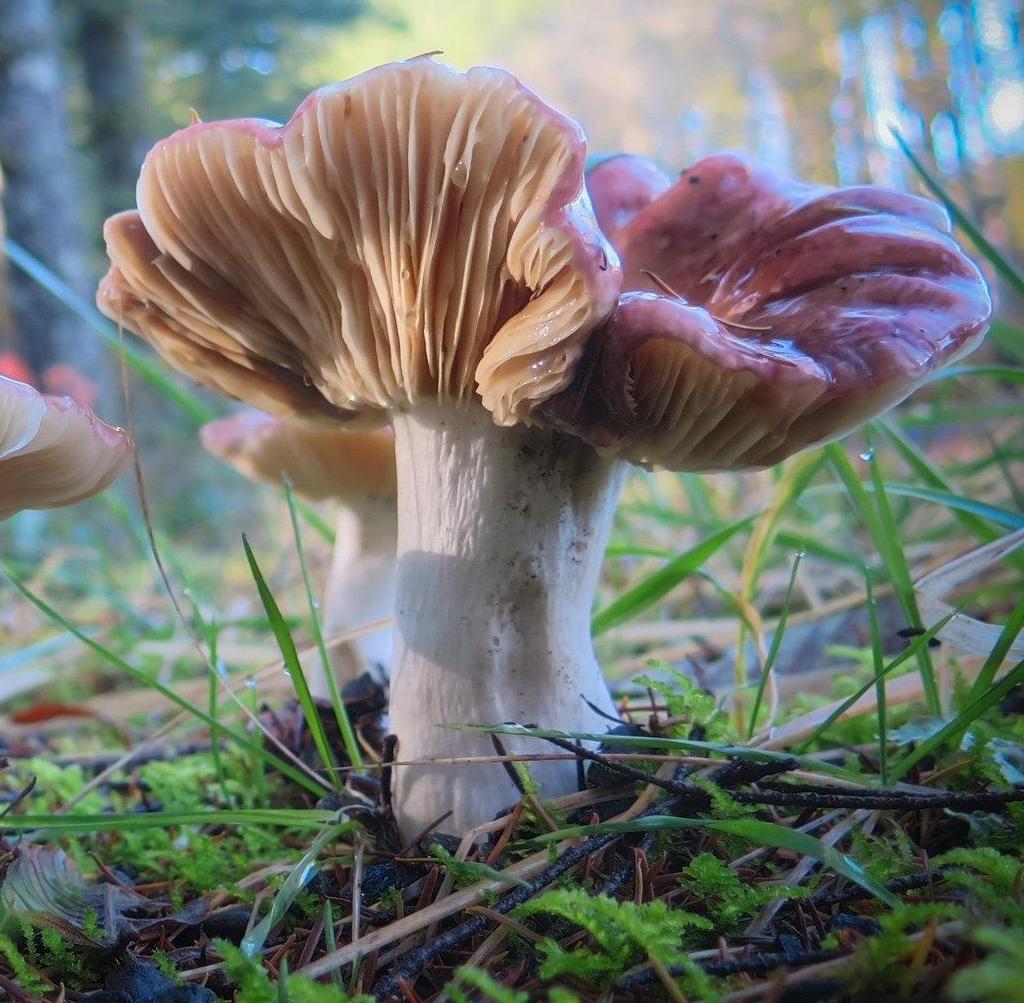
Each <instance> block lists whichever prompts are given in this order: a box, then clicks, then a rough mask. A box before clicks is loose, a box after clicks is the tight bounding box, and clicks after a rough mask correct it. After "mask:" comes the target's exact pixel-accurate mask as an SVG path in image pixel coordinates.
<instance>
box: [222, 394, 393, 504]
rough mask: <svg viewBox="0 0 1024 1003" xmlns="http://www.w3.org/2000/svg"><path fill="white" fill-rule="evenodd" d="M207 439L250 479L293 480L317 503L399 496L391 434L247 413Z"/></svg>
mask: <svg viewBox="0 0 1024 1003" xmlns="http://www.w3.org/2000/svg"><path fill="white" fill-rule="evenodd" d="M202 440H203V445H204V446H205V447H206V449H207V451H208V452H210V453H212V454H213V455H214V456H216V457H217V458H218V459H221V460H223V461H224V462H225V463H228V464H230V465H231V466H232V467H234V468H235V470H237V471H238V472H239V473H240V474H242V476H244V477H247V478H249V480H252V481H260V482H262V483H264V484H275V485H278V486H280V485H281V483H282V481H283V479H284V478H285V477H287V478H288V479H289V480H290V481H291V482H292V485H293V487H294V488H295V491H296V492H297V493H298V494H300V495H302V496H303V497H305V498H308V499H310V500H311V501H322V500H328V499H330V500H334V501H340V502H342V503H348V504H351V503H355V502H359V501H363V500H366V499H371V498H377V499H382V500H383V499H393V498H394V496H395V491H396V486H395V440H394V437H393V436H392V434H391V432H390V431H386V430H385V431H375V432H350V431H347V430H344V429H337V428H331V427H330V426H326V425H319V424H316V425H314V424H312V423H310V422H304V421H298V420H296V419H288V418H274V417H272V416H271V415H267V414H262V413H260V412H259V411H252V410H248V409H247V410H245V411H240V412H239V413H238V414H234V415H231V416H230V417H228V418H221V419H218V420H217V421H211V422H209V423H208V424H207V425H204V426H203V429H202Z"/></svg>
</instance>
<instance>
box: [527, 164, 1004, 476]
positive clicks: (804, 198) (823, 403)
mask: <svg viewBox="0 0 1024 1003" xmlns="http://www.w3.org/2000/svg"><path fill="white" fill-rule="evenodd" d="M651 171H652V167H651V165H650V164H649V163H647V162H644V161H641V160H640V159H639V158H617V159H613V160H610V161H605V162H604V163H603V164H601V165H600V166H598V167H597V168H595V169H594V171H593V173H592V175H591V176H590V178H588V183H589V184H590V185H591V188H592V191H593V196H594V200H595V205H596V208H597V213H598V216H599V217H602V218H604V217H607V215H608V214H609V213H611V214H613V215H614V214H616V213H617V214H618V218H619V219H620V225H619V226H618V228H617V229H616V230H615V244H616V247H617V250H618V251H619V253H620V256H621V259H622V267H623V273H624V277H625V285H626V288H627V290H630V291H629V292H627V293H626V294H624V295H623V296H622V298H621V299H620V302H619V307H618V310H617V311H616V313H615V315H614V317H613V318H612V319H611V321H610V322H609V323H608V324H607V325H605V327H604V328H603V329H602V330H601V331H599V332H598V333H597V334H595V336H594V338H593V339H592V340H591V343H590V345H589V346H588V359H587V363H586V365H585V366H584V367H581V370H580V374H579V375H578V377H577V382H576V384H575V385H574V387H573V388H572V389H571V390H569V391H567V392H566V393H564V394H562V395H561V396H560V397H559V398H558V399H557V400H555V401H552V402H550V403H549V404H548V405H547V406H546V408H545V411H546V413H547V414H549V416H551V418H552V419H553V420H555V421H557V422H558V423H559V424H560V425H561V426H562V427H564V428H566V429H567V430H569V431H571V432H573V433H574V434H577V435H580V436H582V437H583V438H585V439H587V440H588V441H590V442H592V443H594V444H595V445H597V446H598V447H600V448H602V449H604V450H607V451H608V452H609V453H612V454H614V455H618V456H622V457H624V458H626V459H630V460H633V461H635V462H641V463H652V464H658V465H663V466H666V467H670V468H673V469H677V470H697V471H714V470H735V469H743V468H749V467H760V466H767V465H770V464H772V463H776V462H778V461H779V460H781V459H784V458H785V457H786V456H788V455H790V454H791V453H794V452H796V451H798V450H800V449H803V448H805V447H807V446H810V445H814V444H817V443H822V442H827V441H829V440H832V439H836V438H839V437H840V436H842V435H844V434H845V433H846V432H848V431H850V430H851V429H853V428H854V427H856V426H857V425H859V424H860V423H862V422H863V421H865V420H867V419H869V418H871V417H872V416H874V415H876V414H879V413H880V412H882V411H884V410H886V409H887V408H889V407H892V406H893V405H894V404H896V403H898V402H899V401H900V400H902V399H903V398H905V397H906V396H908V395H909V394H910V393H912V392H913V391H914V390H915V389H916V388H917V387H919V386H920V385H921V384H922V383H924V382H925V381H926V380H927V379H928V377H929V376H930V375H931V373H932V372H933V371H934V370H935V369H937V368H939V367H940V366H942V365H944V364H946V363H948V362H950V361H952V360H954V359H956V358H959V357H960V356H962V355H964V354H965V353H967V352H969V351H970V350H971V349H972V348H974V347H975V346H976V345H977V343H978V342H979V341H980V339H981V337H982V336H983V334H984V333H985V330H986V326H987V322H988V318H989V313H990V303H989V298H988V292H987V289H986V287H985V283H984V281H983V279H982V277H981V275H980V274H979V272H978V270H977V269H976V268H975V266H974V265H973V264H972V263H971V262H970V261H969V260H968V259H967V258H966V257H965V256H964V254H963V253H962V252H961V251H960V249H959V248H958V247H957V245H956V244H955V243H954V241H953V240H952V238H951V237H950V236H949V232H948V231H949V224H948V220H947V218H946V215H945V213H944V212H943V210H942V209H941V208H939V207H938V206H937V205H935V204H933V203H931V202H929V201H927V200H925V199H921V198H917V197H916V196H913V195H905V194H901V193H897V192H890V191H884V190H881V189H877V188H870V187H856V188H844V189H837V190H833V189H826V188H820V187H814V186H810V185H805V184H801V183H799V182H795V181H792V180H789V179H786V178H781V177H779V176H777V175H775V174H773V173H772V172H770V171H768V170H766V169H764V168H761V167H757V166H754V165H752V164H750V163H748V162H747V161H745V160H744V159H742V158H740V157H736V156H732V155H719V156H715V157H710V158H708V159H706V160H703V161H701V162H700V163H699V164H697V165H696V166H694V167H692V168H690V169H689V170H687V171H684V172H683V174H682V176H681V177H680V178H679V179H678V180H677V181H676V182H675V183H674V184H672V185H671V186H670V187H667V188H666V189H665V190H664V192H663V193H662V194H660V195H659V196H656V197H652V198H650V199H649V200H647V201H646V203H643V198H644V197H645V196H643V197H641V198H640V199H639V201H640V202H641V203H643V204H641V205H640V206H639V208H637V209H636V210H635V211H631V212H630V213H628V214H627V215H625V216H624V215H623V209H622V206H623V204H624V199H623V198H622V193H623V192H627V193H628V192H630V191H632V192H633V193H634V194H635V193H637V192H640V193H643V192H647V193H650V192H652V191H656V190H657V184H655V183H652V181H651V178H652V173H651ZM610 172H615V174H614V176H613V177H607V175H609V174H610ZM630 173H632V174H633V175H635V177H634V180H633V181H632V182H631V181H630V180H629V175H630ZM636 203H637V199H636V198H634V201H633V203H632V204H633V205H636Z"/></svg>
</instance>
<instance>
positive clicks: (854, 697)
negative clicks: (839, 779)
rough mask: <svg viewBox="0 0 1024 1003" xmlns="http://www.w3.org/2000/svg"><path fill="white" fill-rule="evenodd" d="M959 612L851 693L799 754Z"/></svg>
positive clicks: (802, 744)
mask: <svg viewBox="0 0 1024 1003" xmlns="http://www.w3.org/2000/svg"><path fill="white" fill-rule="evenodd" d="M956 614H957V611H956V610H955V609H954V610H950V611H949V613H948V614H947V615H946V616H944V617H943V618H942V619H941V620H939V621H938V622H937V623H935V624H933V625H932V626H931V627H929V628H928V629H927V630H926V631H924V633H923V634H918V635H917V636H915V637H914V639H913V640H912V641H911V642H910V644H908V645H907V647H906V648H905V649H904V650H903V651H901V652H900V653H899V654H898V655H897V656H896V657H895V658H894V659H893V660H892V661H891V662H890V663H889V664H888V665H886V666H885V667H884V668H883V669H882V670H881V671H880V672H879V673H878V674H877V675H875V677H874V678H872V679H869V680H868V681H867V682H866V683H865V684H864V685H863V686H861V687H860V688H859V689H857V690H856V691H854V692H853V693H851V694H850V695H849V696H848V697H847V698H846V699H845V700H844V701H843V702H842V703H841V704H840V705H839V706H838V707H836V709H835V710H834V711H832V713H831V714H829V716H828V717H827V718H825V720H824V721H822V722H821V724H820V725H818V727H817V728H815V730H814V731H813V733H812V734H811V735H809V736H808V737H807V738H806V739H804V741H803V742H801V743H800V745H798V746H797V748H796V751H797V753H802V752H804V751H805V750H806V749H808V748H810V746H811V745H813V744H814V743H815V742H816V741H817V740H818V739H819V738H821V736H822V735H823V734H825V732H826V731H827V730H828V729H829V728H830V727H832V725H833V724H834V723H835V722H836V721H837V720H838V719H839V718H841V717H842V716H843V715H844V714H845V713H846V712H847V711H848V710H849V709H850V708H851V707H852V706H853V705H854V704H855V703H856V702H857V701H858V700H859V699H860V698H861V697H862V696H864V694H865V693H867V691H868V690H869V689H871V687H872V686H876V685H878V683H879V682H880V681H881V680H882V679H884V678H885V677H886V676H888V675H889V674H890V673H891V672H893V671H895V670H896V669H898V668H899V667H900V666H901V665H903V663H904V662H907V661H909V660H910V659H911V658H916V657H917V655H918V653H919V651H920V649H921V648H924V647H927V645H928V642H929V641H930V640H931V639H932V638H933V637H935V636H936V635H937V634H938V633H939V631H940V630H942V628H943V627H945V626H946V624H947V623H949V621H950V620H952V619H953V617H954V616H956Z"/></svg>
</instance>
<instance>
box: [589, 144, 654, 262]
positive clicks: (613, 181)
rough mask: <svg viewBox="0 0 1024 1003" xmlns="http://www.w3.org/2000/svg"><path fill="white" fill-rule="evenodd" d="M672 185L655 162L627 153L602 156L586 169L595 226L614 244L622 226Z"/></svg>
mask: <svg viewBox="0 0 1024 1003" xmlns="http://www.w3.org/2000/svg"><path fill="white" fill-rule="evenodd" d="M671 187H672V179H671V178H670V177H669V176H668V175H667V174H666V173H665V172H664V171H663V170H661V168H660V167H658V165H657V164H655V163H654V162H653V161H651V160H648V159H647V158H646V157H637V156H634V155H633V154H629V153H623V154H618V155H615V156H611V157H602V158H600V159H598V160H596V162H595V163H594V164H593V166H590V167H589V168H588V171H587V191H589V192H590V200H591V202H592V203H593V206H594V215H595V216H596V217H597V225H598V226H600V227H601V232H602V233H603V234H604V235H605V236H606V237H607V238H608V239H609V240H610V241H611V242H612V244H614V245H617V243H618V237H619V233H620V231H621V230H622V228H623V227H624V226H626V224H628V223H629V221H630V220H631V219H632V218H633V217H634V216H635V215H636V214H637V213H638V212H640V210H641V209H645V208H646V207H647V206H648V205H650V204H651V202H653V201H654V200H655V199H656V198H658V197H659V196H660V195H664V193H665V192H666V191H668V189H669V188H671Z"/></svg>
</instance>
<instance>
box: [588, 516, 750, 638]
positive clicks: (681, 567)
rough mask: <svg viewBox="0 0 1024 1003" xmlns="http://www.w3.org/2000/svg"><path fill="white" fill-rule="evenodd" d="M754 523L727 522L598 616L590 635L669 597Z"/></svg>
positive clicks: (745, 520)
mask: <svg viewBox="0 0 1024 1003" xmlns="http://www.w3.org/2000/svg"><path fill="white" fill-rule="evenodd" d="M753 521H754V516H748V517H747V518H745V519H740V520H738V521H737V522H733V523H730V524H729V525H728V526H723V527H722V528H721V529H720V530H718V531H717V532H716V533H712V534H711V536H709V537H707V539H705V540H702V541H701V542H700V543H698V544H697V546H696V547H693V548H691V549H690V550H687V551H686V552H685V553H682V554H680V555H679V556H678V557H676V558H674V559H673V560H671V561H669V563H668V564H666V565H665V566H664V567H663V568H660V569H659V570H658V571H656V572H655V573H654V574H653V575H651V576H650V577H648V578H646V579H644V581H642V582H641V583H640V584H639V585H637V586H635V587H634V588H632V589H630V590H629V591H628V592H625V593H624V594H623V595H621V596H619V598H618V599H616V600H615V602H613V603H611V604H610V605H608V606H606V607H605V608H604V609H603V610H601V611H600V612H599V613H597V614H596V615H595V616H594V619H593V620H592V621H591V624H590V631H591V633H592V634H593V635H594V636H595V637H596V636H597V635H598V634H602V633H604V631H606V630H610V629H611V628H612V627H617V626H618V625H619V624H620V623H624V622H625V621H626V620H629V619H631V618H632V617H634V616H636V615H637V614H638V613H640V612H642V611H643V610H645V609H647V608H648V607H650V606H653V605H654V604H655V603H656V602H658V600H659V599H662V598H663V597H664V596H666V595H668V593H669V592H671V591H672V589H674V588H675V587H676V586H677V585H678V584H679V583H680V582H681V581H683V580H684V579H686V578H688V577H689V576H690V575H692V574H693V573H694V572H695V571H696V570H697V569H698V568H700V566H701V565H702V564H703V563H704V562H705V561H706V560H707V559H708V558H709V557H711V555H712V554H714V553H715V551H717V550H718V549H719V548H720V547H722V545H723V544H725V543H726V542H727V541H728V540H730V539H731V538H732V537H733V536H735V535H736V534H737V533H738V532H739V531H740V530H741V529H744V528H746V527H747V526H749V525H750V524H751V523H752V522H753Z"/></svg>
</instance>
